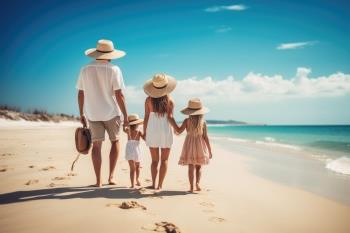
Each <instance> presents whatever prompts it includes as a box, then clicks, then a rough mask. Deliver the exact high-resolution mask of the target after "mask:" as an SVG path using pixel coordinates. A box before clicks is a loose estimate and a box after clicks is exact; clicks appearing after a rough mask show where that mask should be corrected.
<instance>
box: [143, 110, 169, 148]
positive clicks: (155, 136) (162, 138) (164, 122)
mask: <svg viewBox="0 0 350 233" xmlns="http://www.w3.org/2000/svg"><path fill="white" fill-rule="evenodd" d="M172 144H173V131H172V129H171V125H170V123H169V121H168V117H167V114H164V115H163V116H159V115H158V114H156V113H155V112H150V115H149V118H148V123H147V129H146V145H147V146H148V147H160V148H170V147H171V145H172Z"/></svg>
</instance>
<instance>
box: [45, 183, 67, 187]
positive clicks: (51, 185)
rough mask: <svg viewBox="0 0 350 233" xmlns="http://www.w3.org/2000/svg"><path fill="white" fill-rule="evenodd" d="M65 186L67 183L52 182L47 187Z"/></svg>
mask: <svg viewBox="0 0 350 233" xmlns="http://www.w3.org/2000/svg"><path fill="white" fill-rule="evenodd" d="M63 186H66V184H56V183H50V184H49V185H48V186H47V187H50V188H54V187H63Z"/></svg>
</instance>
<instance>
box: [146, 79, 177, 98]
mask: <svg viewBox="0 0 350 233" xmlns="http://www.w3.org/2000/svg"><path fill="white" fill-rule="evenodd" d="M175 87H176V80H175V78H173V77H171V76H169V75H167V74H156V75H154V76H153V78H152V79H150V80H147V81H146V83H145V85H143V90H144V91H145V93H146V94H147V95H148V96H150V97H152V98H159V97H162V96H165V95H167V94H169V93H170V92H172V91H173V90H174V89H175Z"/></svg>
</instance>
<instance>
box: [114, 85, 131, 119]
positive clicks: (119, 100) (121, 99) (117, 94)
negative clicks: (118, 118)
mask: <svg viewBox="0 0 350 233" xmlns="http://www.w3.org/2000/svg"><path fill="white" fill-rule="evenodd" d="M115 98H116V100H117V103H118V106H119V108H120V110H121V111H122V113H123V117H124V125H127V124H128V113H127V111H126V107H125V98H124V95H123V93H122V90H121V89H119V90H116V91H115Z"/></svg>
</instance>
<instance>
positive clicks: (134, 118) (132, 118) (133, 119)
mask: <svg viewBox="0 0 350 233" xmlns="http://www.w3.org/2000/svg"><path fill="white" fill-rule="evenodd" d="M128 121H129V125H137V124H142V123H143V119H140V117H139V115H137V114H130V115H129V116H128Z"/></svg>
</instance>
